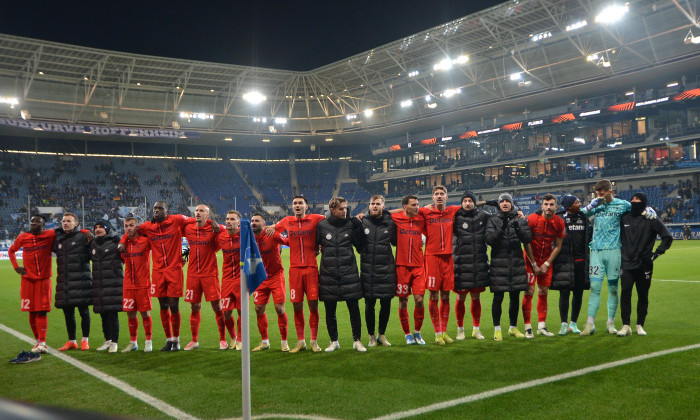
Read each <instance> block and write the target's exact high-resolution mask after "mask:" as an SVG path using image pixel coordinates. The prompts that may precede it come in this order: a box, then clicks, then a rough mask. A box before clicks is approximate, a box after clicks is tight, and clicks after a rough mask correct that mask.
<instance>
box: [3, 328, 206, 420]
mask: <svg viewBox="0 0 700 420" xmlns="http://www.w3.org/2000/svg"><path fill="white" fill-rule="evenodd" d="M0 330H3V331H5V332H6V333H8V334H11V335H13V336H15V337H17V338H19V339H20V340H22V341H26V342H27V343H29V344H34V343H35V342H36V340H34V339H33V338H30V337H29V336H26V335H24V334H22V333H21V332H19V331H16V330H13V329H12V328H10V327H8V326H6V325H4V324H0ZM48 350H49V353H50V354H51V355H52V356H55V357H57V358H59V359H61V360H63V361H64V362H66V363H68V364H70V365H73V366H75V367H77V368H78V369H80V370H82V371H83V372H85V373H87V374H88V375H92V376H94V377H95V378H97V379H99V380H101V381H104V382H106V383H108V384H109V385H112V386H113V387H115V388H117V389H118V390H120V391H123V392H124V393H126V394H127V395H129V396H131V397H134V398H136V399H139V400H141V401H143V402H145V403H146V404H148V405H150V406H151V407H153V408H155V409H156V410H159V411H162V412H163V413H165V414H167V415H169V416H172V417H175V418H176V419H188V420H197V418H196V417H194V416H192V415H190V414H187V413H185V412H184V411H182V410H180V409H178V408H176V407H173V406H172V405H170V404H168V403H166V402H164V401H161V400H159V399H158V398H156V397H153V396H151V395H148V394H146V393H145V392H143V391H141V390H139V389H136V388H134V387H133V386H131V385H129V384H127V383H126V382H124V381H121V380H119V379H117V378H115V377H113V376H110V375H107V374H106V373H104V372H101V371H99V370H97V369H95V368H93V367H92V366H89V365H87V364H85V363H83V362H81V361H79V360H76V359H74V358H72V357H70V356H67V355H65V354H63V353H61V352H59V351H58V350H54V349H52V348H49V349H48Z"/></svg>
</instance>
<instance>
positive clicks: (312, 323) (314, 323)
mask: <svg viewBox="0 0 700 420" xmlns="http://www.w3.org/2000/svg"><path fill="white" fill-rule="evenodd" d="M309 328H310V329H311V339H312V340H314V341H315V340H316V339H317V338H318V308H316V309H315V310H311V309H309Z"/></svg>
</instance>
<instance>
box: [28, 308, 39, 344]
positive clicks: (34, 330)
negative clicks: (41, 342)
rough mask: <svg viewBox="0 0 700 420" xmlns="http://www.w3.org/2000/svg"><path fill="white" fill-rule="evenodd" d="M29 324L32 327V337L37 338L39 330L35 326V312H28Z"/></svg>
mask: <svg viewBox="0 0 700 420" xmlns="http://www.w3.org/2000/svg"><path fill="white" fill-rule="evenodd" d="M29 326H30V327H32V333H34V338H35V339H37V340H38V339H39V330H38V329H37V327H36V313H34V312H29Z"/></svg>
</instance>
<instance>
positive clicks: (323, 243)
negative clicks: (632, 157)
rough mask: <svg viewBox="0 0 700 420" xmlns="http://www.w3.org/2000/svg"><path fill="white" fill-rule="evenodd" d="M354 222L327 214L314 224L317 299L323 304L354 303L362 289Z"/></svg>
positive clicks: (356, 223)
mask: <svg viewBox="0 0 700 420" xmlns="http://www.w3.org/2000/svg"><path fill="white" fill-rule="evenodd" d="M361 226H362V225H361V223H360V221H359V220H358V219H355V218H351V219H339V218H337V217H335V216H333V215H332V214H331V213H329V214H328V215H327V216H326V218H325V219H324V220H321V221H320V222H319V223H318V225H316V243H317V244H318V245H319V246H320V247H321V264H320V268H319V276H318V296H319V299H321V301H324V302H333V301H336V302H339V301H345V300H358V299H360V298H362V286H361V284H360V276H359V272H358V270H357V260H356V259H355V250H354V249H353V246H354V247H355V248H357V249H360V248H361V245H362V238H361V231H360V229H361Z"/></svg>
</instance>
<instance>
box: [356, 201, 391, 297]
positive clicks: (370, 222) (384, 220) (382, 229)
mask: <svg viewBox="0 0 700 420" xmlns="http://www.w3.org/2000/svg"><path fill="white" fill-rule="evenodd" d="M392 245H396V224H395V223H394V220H393V219H392V218H391V214H389V212H387V211H386V210H385V211H383V212H382V214H381V215H380V216H379V217H373V216H371V215H369V214H367V215H365V217H364V218H362V247H361V250H360V280H361V281H362V292H363V295H364V297H366V298H371V299H387V298H392V297H394V296H395V295H396V265H395V261H394V252H393V248H392Z"/></svg>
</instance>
